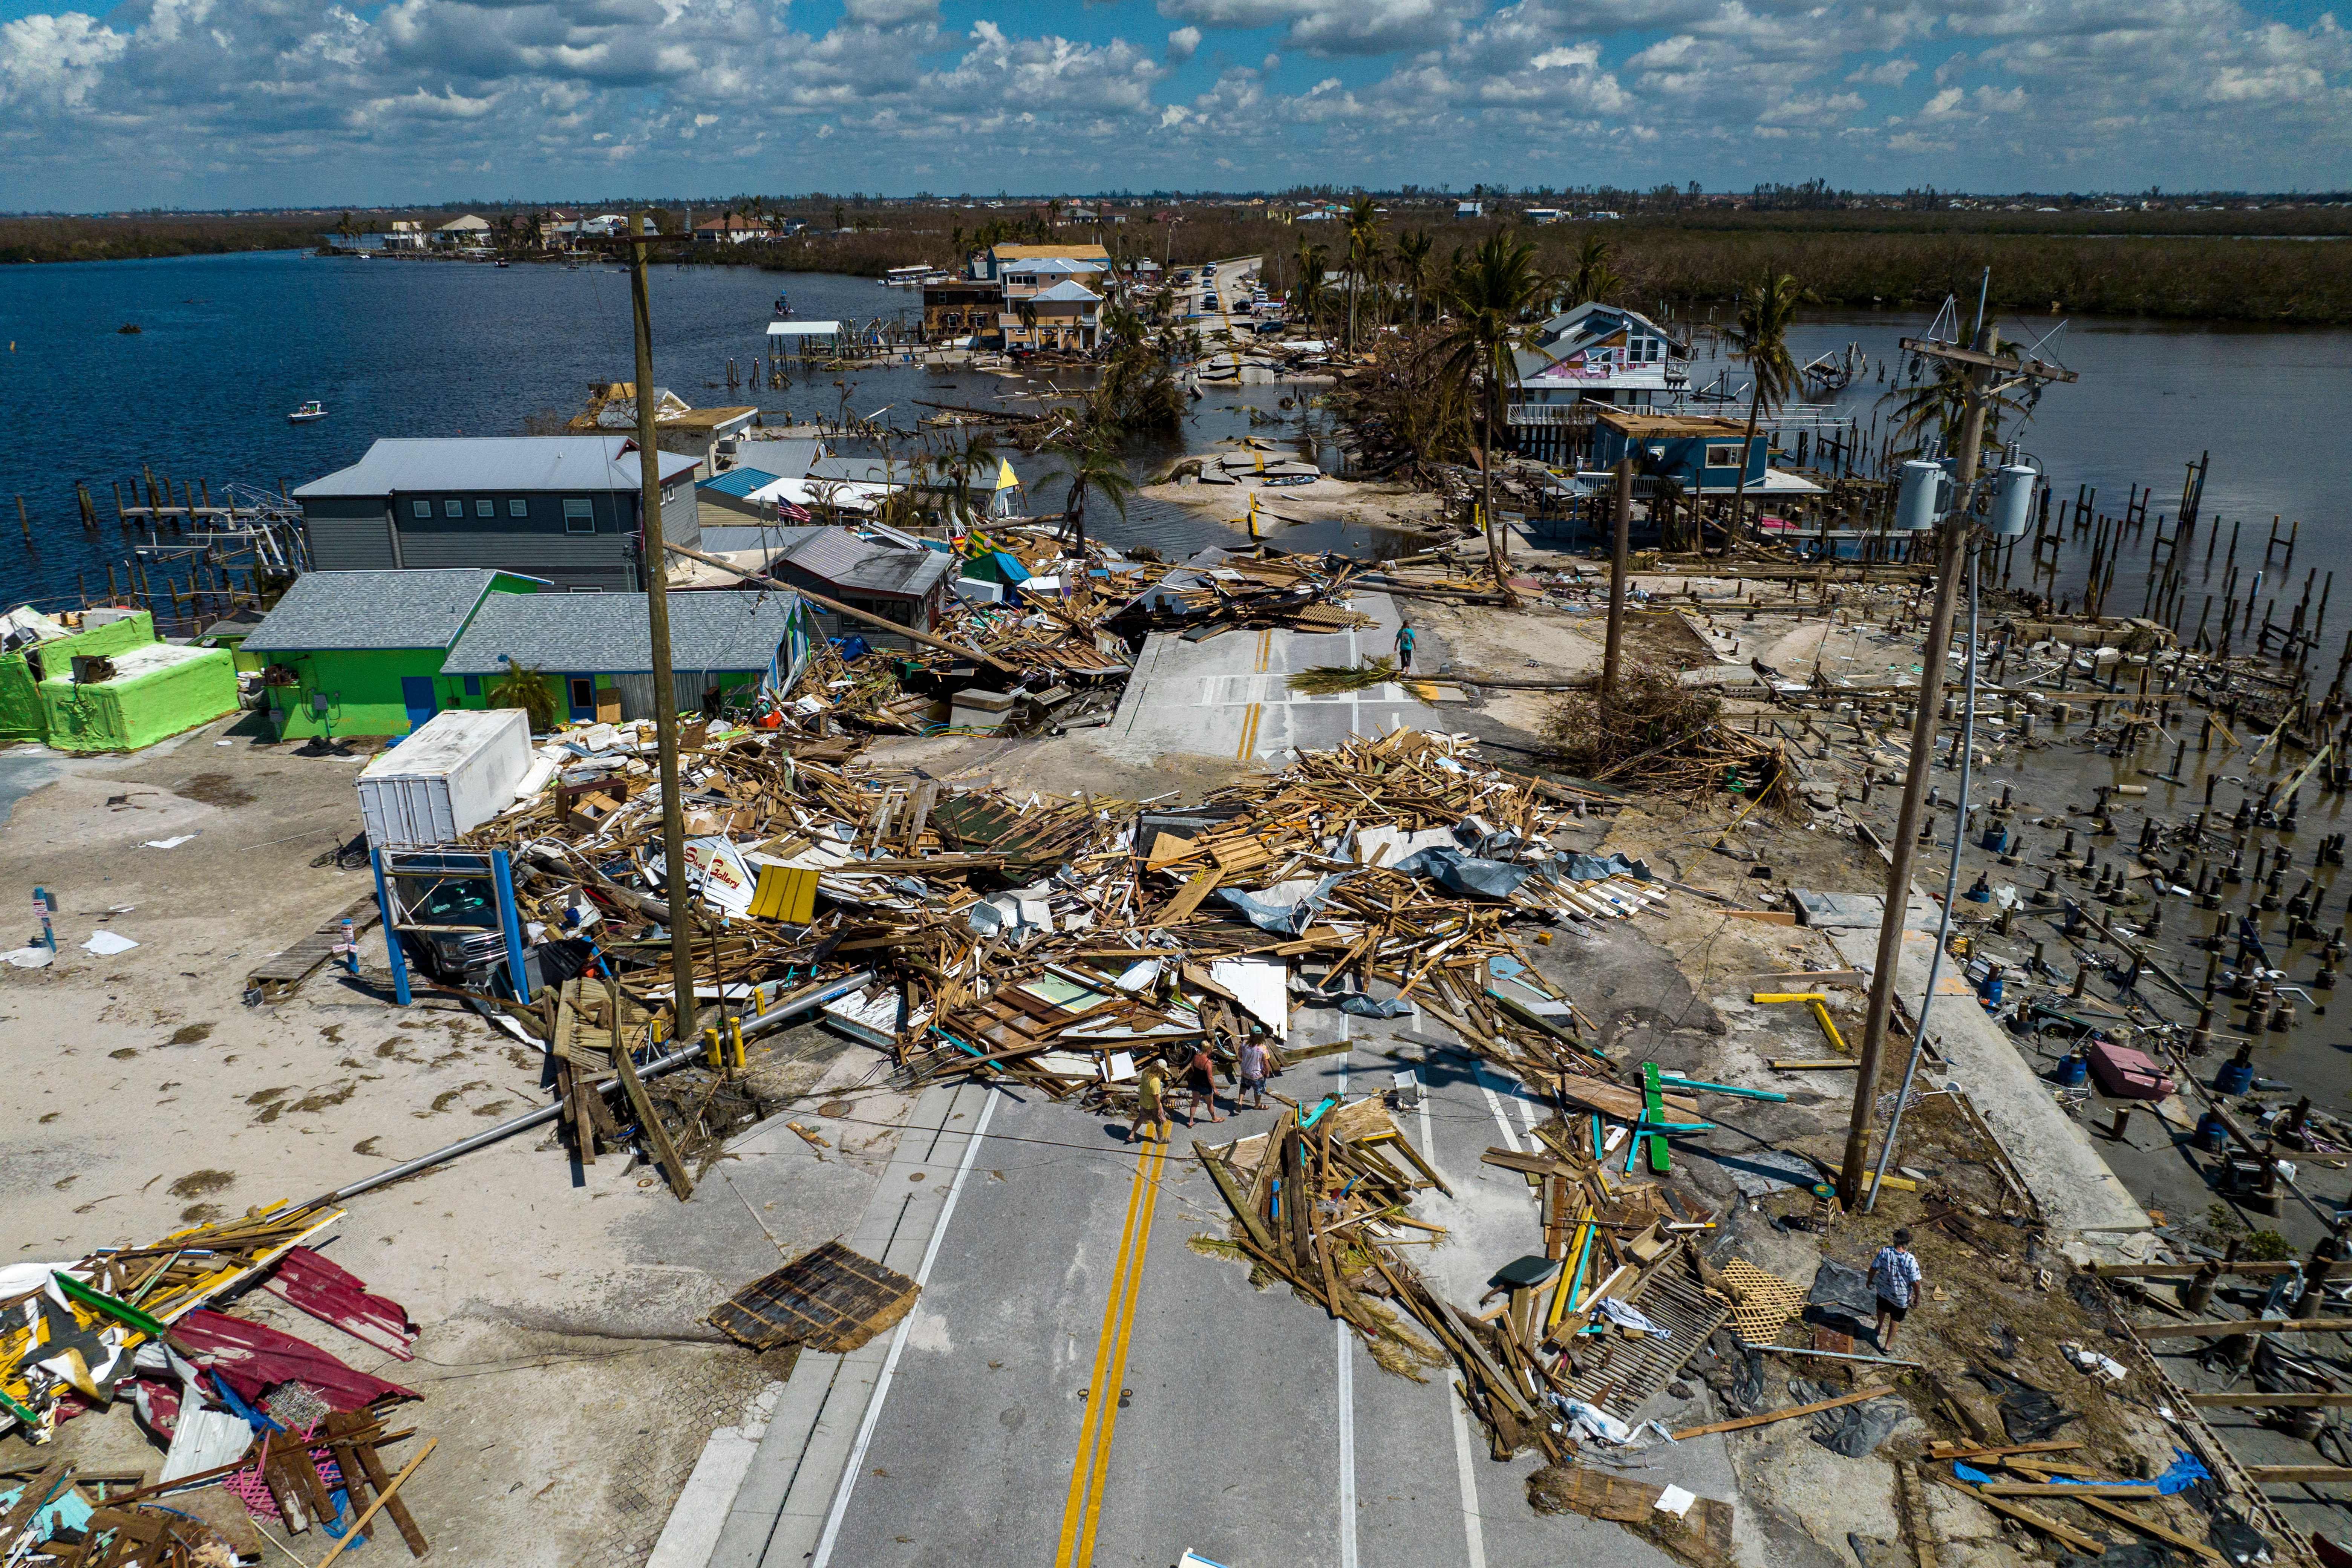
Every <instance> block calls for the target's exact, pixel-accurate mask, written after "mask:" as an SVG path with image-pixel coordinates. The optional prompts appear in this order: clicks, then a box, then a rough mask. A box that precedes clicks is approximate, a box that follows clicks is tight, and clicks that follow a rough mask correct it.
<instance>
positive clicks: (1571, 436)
mask: <svg viewBox="0 0 2352 1568" xmlns="http://www.w3.org/2000/svg"><path fill="white" fill-rule="evenodd" d="M1512 354H1513V357H1514V359H1515V360H1516V362H1517V367H1518V373H1519V374H1518V384H1517V386H1516V387H1515V388H1513V389H1512V395H1511V397H1512V400H1511V403H1510V405H1509V406H1508V408H1507V410H1506V415H1505V417H1506V421H1507V423H1508V425H1509V426H1511V435H1512V439H1513V443H1514V445H1515V446H1516V447H1517V449H1518V450H1519V452H1520V453H1522V454H1523V455H1525V456H1527V457H1530V458H1539V459H1541V460H1543V461H1545V462H1562V461H1566V460H1569V459H1570V458H1573V457H1575V456H1576V455H1577V454H1579V453H1580V452H1581V451H1582V450H1583V449H1584V447H1585V444H1586V442H1587V440H1588V439H1589V438H1590V437H1591V434H1592V422H1593V419H1594V417H1595V416H1597V415H1598V414H1599V413H1600V412H1601V411H1602V410H1604V409H1608V408H1658V409H1664V408H1667V407H1673V406H1679V405H1680V404H1681V402H1682V400H1683V397H1684V395H1685V392H1686V391H1687V390H1688V388H1689V385H1690V357H1691V351H1690V345H1689V344H1688V343H1687V342H1684V341H1683V340H1681V339H1679V338H1677V337H1675V336H1674V334H1672V333H1671V332H1669V331H1666V330H1665V329H1664V327H1662V326H1660V325H1658V323H1657V322H1655V321H1652V320H1651V319H1650V318H1649V317H1647V316H1645V315H1643V313H1642V312H1641V311H1639V310H1627V309H1625V308H1624V307H1623V306H1622V305H1604V304H1602V303H1601V302H1600V301H1599V300H1586V301H1585V302H1584V303H1582V304H1580V305H1578V306H1576V307H1575V308H1574V309H1572V310H1563V311H1562V312H1560V313H1559V315H1557V316H1554V317H1552V318H1551V319H1550V320H1549V321H1546V322H1544V323H1543V324H1542V325H1541V326H1539V327H1538V328H1536V329H1535V331H1532V332H1531V333H1529V334H1528V339H1527V341H1526V342H1525V343H1524V344H1523V345H1521V346H1520V347H1518V348H1517V349H1514V350H1513V351H1512Z"/></svg>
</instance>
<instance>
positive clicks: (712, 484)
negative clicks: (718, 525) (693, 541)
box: [694, 468, 780, 534]
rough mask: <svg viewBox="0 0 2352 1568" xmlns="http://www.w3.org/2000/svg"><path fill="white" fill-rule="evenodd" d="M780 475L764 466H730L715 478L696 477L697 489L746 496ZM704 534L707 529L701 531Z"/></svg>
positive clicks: (695, 486)
mask: <svg viewBox="0 0 2352 1568" xmlns="http://www.w3.org/2000/svg"><path fill="white" fill-rule="evenodd" d="M779 477H780V476H778V475H775V474H772V473H770V472H768V471H767V470H766V469H765V468H730V469H728V470H727V471H726V472H725V473H723V474H721V475H719V477H718V478H717V479H697V480H696V481H695V482H694V488H695V489H698V490H716V491H718V492H719V494H720V495H723V496H748V495H750V494H751V492H752V491H753V490H756V489H759V488H760V487H761V485H772V484H774V483H775V482H776V480H777V479H778V478H779ZM704 532H705V533H706V534H708V533H709V530H708V529H705V530H704Z"/></svg>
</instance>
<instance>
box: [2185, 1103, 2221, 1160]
mask: <svg viewBox="0 0 2352 1568" xmlns="http://www.w3.org/2000/svg"><path fill="white" fill-rule="evenodd" d="M2191 1142H2194V1143H2195V1144H2196V1145H2197V1147H2199V1148H2200V1149H2202V1150H2203V1151H2204V1152H2207V1153H2208V1154H2218V1153H2220V1152H2221V1151H2222V1150H2224V1149H2227V1148H2228V1147H2229V1146H2230V1130H2229V1128H2228V1127H2226V1126H2224V1125H2223V1124H2222V1121H2221V1112H2220V1111H2218V1110H2209V1111H2207V1112H2206V1113H2205V1114H2204V1115H2203V1116H2201V1117H2200V1118H2198V1120H2197V1131H2196V1132H2195V1134H2194V1135H2193V1136H2192V1138H2191Z"/></svg>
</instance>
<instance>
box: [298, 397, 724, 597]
mask: <svg viewBox="0 0 2352 1568" xmlns="http://www.w3.org/2000/svg"><path fill="white" fill-rule="evenodd" d="M640 461H641V459H640V458H639V456H638V452H637V444H636V441H635V438H634V437H630V436H625V435H621V434H618V433H608V434H599V435H577V436H492V437H431V438H426V439H397V438H388V439H384V440H379V441H377V442H376V443H375V444H374V445H373V446H371V447H369V448H368V451H367V455H366V456H365V457H363V458H361V459H360V460H359V461H358V462H356V463H353V464H352V466H351V467H349V468H339V469H337V470H336V471H335V472H333V473H331V474H328V475H326V476H324V477H323V478H320V479H313V480H311V481H310V483H309V484H306V485H301V486H299V487H297V488H296V489H295V491H294V499H295V500H299V501H300V502H301V503H302V515H303V518H304V521H305V525H306V528H307V531H308V532H309V534H310V559H311V562H312V563H313V564H315V565H316V566H318V567H319V568H320V569H321V570H324V571H334V572H366V571H381V570H384V569H392V570H395V571H415V570H419V569H431V568H450V567H478V568H488V569H490V570H493V571H499V572H511V573H516V574H521V575H525V576H530V577H536V578H540V579H542V580H544V581H545V582H547V583H549V584H551V585H553V586H555V587H558V588H565V589H585V590H604V591H611V592H642V591H643V590H644V588H645V584H646V560H645V549H644V530H643V525H642V522H641V521H640V519H639V515H638V510H639V498H640V494H641V479H640ZM660 461H661V480H662V490H661V495H662V501H661V506H662V532H663V536H664V537H665V538H667V540H668V541H669V542H672V543H675V544H685V545H692V544H693V543H694V542H695V540H696V539H697V537H698V535H699V533H700V522H699V513H698V509H697V508H696V505H695V494H694V483H693V479H694V474H695V471H696V468H697V467H698V459H697V458H694V457H692V456H689V455H688V454H686V453H682V452H667V451H666V452H663V453H662V454H660Z"/></svg>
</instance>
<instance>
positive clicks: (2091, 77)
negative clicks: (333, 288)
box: [0, 0, 2352, 210]
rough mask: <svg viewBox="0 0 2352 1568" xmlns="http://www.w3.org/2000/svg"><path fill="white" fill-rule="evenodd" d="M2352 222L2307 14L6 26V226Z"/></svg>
mask: <svg viewBox="0 0 2352 1568" xmlns="http://www.w3.org/2000/svg"><path fill="white" fill-rule="evenodd" d="M1816 176H1819V177H1822V178H1825V179H1828V180H1829V181H1830V182H1831V183H1832V184H1838V185H1845V186H1852V187H1854V188H1857V189H1875V190H1898V189H1902V188H1904V187H1906V186H1911V185H1918V184H1934V185H1938V186H1942V187H1945V188H1950V189H1978V190H2017V189H2027V188H2034V189H2077V190H2089V189H2109V190H2112V189H2137V188H2142V187H2145V186H2147V185H2149V184H2160V185H2163V186H2165V187H2167V188H2169V189H2176V190H2177V189H2184V188H2196V187H2205V186H2223V187H2251V188H2260V189H2326V188H2334V187H2342V186H2346V185H2352V38H2347V34H2346V32H2345V30H2344V28H2343V27H2342V26H2339V24H2338V23H2337V21H2336V17H2335V16H2334V15H2333V13H2332V12H2330V11H2329V10H2328V9H2326V7H2325V6H2323V5H2316V4H2312V3H2309V0H2278V3H2265V4H2247V3H2242V0H1961V3H1959V4H1949V3H1947V4H1927V3H1923V0H1513V3H1511V4H1507V5H1496V4H1492V3H1491V0H1109V3H1104V4H1086V3H1083V0H1026V3H1023V4H1016V5H1001V4H993V3H990V0H800V3H787V0H393V3H391V4H351V3H348V0H127V3H125V4H121V5H89V6H88V8H86V9H74V8H71V7H69V6H67V5H60V4H58V0H0V209H12V208H13V209H23V208H64V209H69V210H93V209H103V208H109V207H119V206H133V205H184V206H211V205H236V206H251V205H277V204H320V205H351V204H375V203H394V202H435V201H446V200H462V199H483V198H488V197H500V196H513V197H517V198H520V199H525V200H551V199H561V198H562V197H565V196H571V195H579V196H588V195H615V194H621V193H645V194H661V195H733V194H737V193H743V192H751V193H759V194H766V195H784V194H794V193H800V192H805V191H812V190H827V191H835V192H846V191H852V190H858V191H867V192H879V193H884V194H890V195H905V194H911V193H914V192H916V191H920V190H929V191H933V192H938V193H941V194H947V195H953V194H958V193H961V192H971V193H974V194H979V195H994V194H996V193H998V192H1000V191H1004V192H1010V193H1012V194H1014V195H1044V194H1055V193H1066V192H1070V193H1075V192H1092V191H1100V190H1109V189H1122V188H1124V189H1136V190H1148V189H1154V188H1174V189H1188V190H1202V189H1229V190H1271V189H1281V188H1284V187H1287V186H1291V185H1295V184H1333V185H1340V186H1346V185H1352V184H1365V185H1370V186H1374V187H1382V188H1385V187H1393V186H1396V185H1399V184H1408V183H1410V184H1422V185H1429V186H1438V187H1447V188H1467V187H1468V186H1469V185H1470V184H1473V183H1474V182H1481V181H1483V182H1486V183H1487V184H1504V185H1509V186H1513V187H1517V186H1522V185H1537V186H1541V185H1552V186H1569V185H1576V184H1600V183H1605V184H1626V185H1634V186H1647V185H1651V184H1658V183H1660V182H1662V181H1672V182H1674V183H1675V184H1684V183H1686V182H1689V181H1692V180H1696V181H1698V182H1700V183H1701V184H1703V185H1705V186H1706V188H1708V189H1710V190H1720V189H1726V188H1744V187H1746V186H1748V185H1750V184H1755V183H1757V182H1759V181H1769V180H1784V181H1788V182H1790V183H1795V182H1798V181H1802V180H1806V179H1810V178H1813V177H1816Z"/></svg>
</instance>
